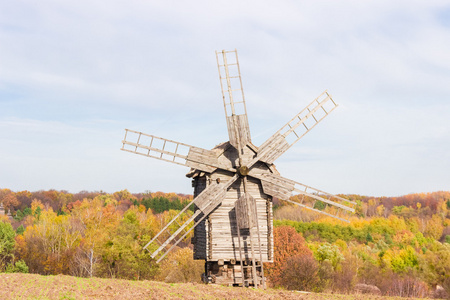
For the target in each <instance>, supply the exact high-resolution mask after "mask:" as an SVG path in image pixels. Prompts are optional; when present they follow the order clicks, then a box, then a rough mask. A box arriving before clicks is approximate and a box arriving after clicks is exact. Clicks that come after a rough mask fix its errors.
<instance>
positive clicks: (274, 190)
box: [251, 173, 356, 222]
mask: <svg viewBox="0 0 450 300" xmlns="http://www.w3.org/2000/svg"><path fill="white" fill-rule="evenodd" d="M251 176H252V177H255V178H258V179H259V180H261V184H262V186H263V190H264V193H265V194H268V195H270V196H272V197H276V198H279V199H281V200H284V201H287V202H290V203H293V204H295V205H298V206H301V207H304V208H307V209H310V210H313V211H316V212H318V213H321V214H325V215H328V216H330V217H333V218H336V219H339V220H341V221H344V222H348V220H346V219H344V218H343V217H342V215H341V214H342V213H354V212H355V209H354V206H355V205H356V202H354V201H351V200H348V199H345V198H342V197H339V196H336V195H333V194H330V193H327V192H324V191H322V190H319V189H316V188H313V187H310V186H308V185H305V184H303V183H299V182H296V181H293V180H290V179H287V178H284V177H281V176H279V175H275V174H271V173H265V174H251ZM299 194H300V195H302V198H301V202H298V201H293V200H291V199H290V198H291V197H292V196H295V195H299ZM305 197H310V198H312V199H314V200H315V201H321V202H323V203H325V205H326V206H327V205H330V206H334V207H336V208H337V210H336V213H335V214H331V213H327V212H325V211H322V210H319V209H316V208H315V207H314V206H315V201H314V202H312V203H311V202H306V203H305V202H303V200H304V199H305Z"/></svg>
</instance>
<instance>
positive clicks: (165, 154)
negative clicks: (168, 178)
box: [121, 129, 235, 173]
mask: <svg viewBox="0 0 450 300" xmlns="http://www.w3.org/2000/svg"><path fill="white" fill-rule="evenodd" d="M121 150H123V151H127V152H131V153H135V154H139V155H143V156H147V157H152V158H156V159H159V160H163V161H167V162H170V163H174V164H178V165H182V166H187V167H191V168H195V169H199V170H202V171H205V172H208V173H211V172H213V171H215V170H216V169H217V168H220V169H223V170H228V171H232V172H234V171H235V169H233V168H230V167H227V166H224V165H219V163H218V160H217V153H215V152H214V151H211V150H205V149H202V148H199V147H195V146H190V145H188V144H184V143H180V142H176V141H172V140H168V139H165V138H161V137H157V136H155V135H151V134H146V133H142V132H139V131H134V130H130V129H125V137H124V139H123V141H122V148H121Z"/></svg>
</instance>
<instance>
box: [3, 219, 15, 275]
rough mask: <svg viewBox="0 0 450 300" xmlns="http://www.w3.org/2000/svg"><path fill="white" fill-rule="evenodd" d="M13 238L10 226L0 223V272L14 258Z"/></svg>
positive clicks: (13, 233)
mask: <svg viewBox="0 0 450 300" xmlns="http://www.w3.org/2000/svg"><path fill="white" fill-rule="evenodd" d="M15 236H16V233H15V231H14V229H13V228H12V226H11V224H9V223H7V222H0V271H3V270H4V269H5V267H6V265H7V264H8V263H10V262H11V261H12V260H13V258H14V245H15V240H14V237H15Z"/></svg>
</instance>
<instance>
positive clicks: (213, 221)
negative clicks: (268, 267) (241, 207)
mask: <svg viewBox="0 0 450 300" xmlns="http://www.w3.org/2000/svg"><path fill="white" fill-rule="evenodd" d="M254 156H255V152H254V151H252V150H251V149H250V148H249V147H246V148H245V151H244V155H243V159H244V164H245V163H246V162H249V161H250V160H251V159H252V158H253V157H254ZM221 159H223V160H227V161H228V164H229V163H230V161H231V162H232V164H233V165H235V162H236V160H237V153H236V151H235V150H234V149H233V148H228V149H227V151H225V152H224V153H223V155H221V156H219V161H220V160H221ZM252 169H260V170H261V171H263V172H268V170H269V169H268V167H267V166H266V165H265V164H264V163H257V164H255V165H254V167H253V168H252ZM233 175H234V174H233V173H231V172H228V171H223V170H216V171H215V172H213V173H212V174H205V175H203V176H201V177H200V176H199V177H196V178H195V179H194V181H193V184H194V188H195V189H194V197H195V196H197V195H198V194H199V193H200V192H201V191H202V190H203V189H205V188H206V186H207V185H208V182H212V181H218V180H220V182H227V181H228V180H230V179H231V178H232V176H233ZM247 178H248V180H247V191H248V193H249V194H250V195H251V196H252V197H253V198H254V199H255V202H256V211H257V222H258V228H259V233H260V243H258V234H257V233H258V232H257V228H256V227H254V228H253V229H252V230H253V231H252V236H253V240H252V244H253V250H254V253H255V259H256V260H257V261H259V260H260V252H259V250H260V249H261V253H262V259H263V261H264V262H271V261H273V227H272V219H273V217H272V202H271V201H272V198H271V197H270V196H268V195H266V194H264V192H263V189H262V186H261V183H260V181H259V180H258V179H255V178H252V177H247ZM243 194H244V186H243V180H242V179H238V180H237V181H236V182H235V183H234V184H233V185H232V186H231V187H230V188H229V189H228V191H227V193H226V197H225V199H224V200H223V202H222V204H221V205H219V206H218V207H217V208H216V209H215V210H214V211H213V212H212V213H211V214H210V215H209V216H208V217H207V218H206V219H205V220H204V221H203V222H202V223H201V224H199V225H198V226H197V227H196V228H195V230H194V239H193V243H194V258H195V259H205V260H207V261H217V260H219V259H223V260H225V261H230V260H235V261H240V255H239V242H240V245H241V249H242V254H243V255H244V253H246V255H245V256H244V257H242V259H243V260H246V259H247V260H250V259H251V248H250V234H249V231H248V230H241V231H240V235H241V239H240V241H239V238H238V232H237V225H236V212H235V202H236V200H237V199H238V198H239V197H240V196H241V195H243ZM259 246H260V247H259Z"/></svg>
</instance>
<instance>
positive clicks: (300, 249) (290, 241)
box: [264, 226, 313, 286]
mask: <svg viewBox="0 0 450 300" xmlns="http://www.w3.org/2000/svg"><path fill="white" fill-rule="evenodd" d="M273 236H274V262H273V264H265V265H264V270H265V271H266V275H267V277H268V279H269V281H270V282H271V284H272V285H274V286H279V285H281V284H282V276H281V275H282V273H283V269H284V267H285V265H286V263H287V261H288V260H289V259H290V258H292V257H294V256H300V257H301V256H309V257H312V256H313V255H312V252H311V250H309V248H308V247H307V245H306V241H305V239H304V238H303V236H302V235H301V234H299V233H297V231H295V229H294V228H293V227H290V226H279V227H276V228H275V229H274V231H273Z"/></svg>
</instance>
